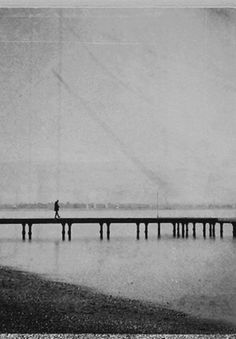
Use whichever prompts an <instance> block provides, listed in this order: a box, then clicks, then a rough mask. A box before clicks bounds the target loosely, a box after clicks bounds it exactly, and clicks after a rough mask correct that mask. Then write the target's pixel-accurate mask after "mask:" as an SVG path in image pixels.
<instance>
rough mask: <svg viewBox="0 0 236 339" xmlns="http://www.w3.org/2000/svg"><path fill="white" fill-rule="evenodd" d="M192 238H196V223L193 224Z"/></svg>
mask: <svg viewBox="0 0 236 339" xmlns="http://www.w3.org/2000/svg"><path fill="white" fill-rule="evenodd" d="M193 237H194V239H195V238H196V223H195V222H193Z"/></svg>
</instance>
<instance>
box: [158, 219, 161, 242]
mask: <svg viewBox="0 0 236 339" xmlns="http://www.w3.org/2000/svg"><path fill="white" fill-rule="evenodd" d="M157 237H158V239H160V237H161V223H160V222H158V223H157Z"/></svg>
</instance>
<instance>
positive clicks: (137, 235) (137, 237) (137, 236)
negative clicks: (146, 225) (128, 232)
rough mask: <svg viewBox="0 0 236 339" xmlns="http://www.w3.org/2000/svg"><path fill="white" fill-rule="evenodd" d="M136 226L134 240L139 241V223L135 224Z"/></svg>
mask: <svg viewBox="0 0 236 339" xmlns="http://www.w3.org/2000/svg"><path fill="white" fill-rule="evenodd" d="M136 225H137V233H136V239H137V240H139V234H140V225H139V223H137V224H136Z"/></svg>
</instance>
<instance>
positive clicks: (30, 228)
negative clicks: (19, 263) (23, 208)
mask: <svg viewBox="0 0 236 339" xmlns="http://www.w3.org/2000/svg"><path fill="white" fill-rule="evenodd" d="M28 227H29V232H28V236H29V240H31V239H32V224H31V223H28Z"/></svg>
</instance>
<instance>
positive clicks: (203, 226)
mask: <svg viewBox="0 0 236 339" xmlns="http://www.w3.org/2000/svg"><path fill="white" fill-rule="evenodd" d="M202 231H203V238H204V239H205V238H206V224H205V223H203V225H202Z"/></svg>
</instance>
